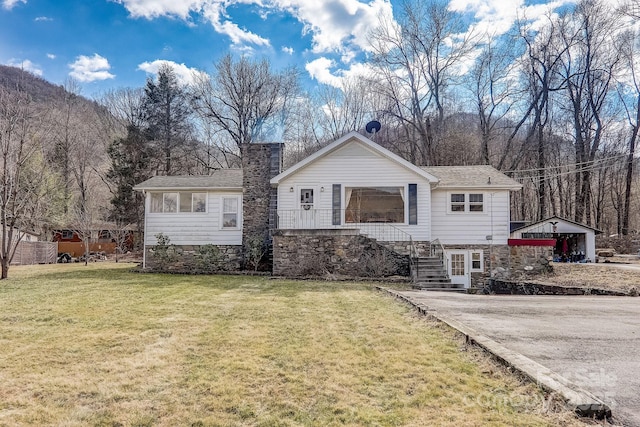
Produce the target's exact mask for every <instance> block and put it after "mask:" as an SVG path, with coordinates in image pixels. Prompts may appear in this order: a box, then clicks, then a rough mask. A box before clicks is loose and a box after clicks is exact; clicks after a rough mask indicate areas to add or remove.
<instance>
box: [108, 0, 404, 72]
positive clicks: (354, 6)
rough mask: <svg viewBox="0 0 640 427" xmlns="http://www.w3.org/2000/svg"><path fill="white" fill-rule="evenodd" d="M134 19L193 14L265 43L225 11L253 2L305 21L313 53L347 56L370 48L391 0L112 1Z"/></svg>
mask: <svg viewBox="0 0 640 427" xmlns="http://www.w3.org/2000/svg"><path fill="white" fill-rule="evenodd" d="M115 1H116V2H117V3H120V4H122V5H124V7H125V8H126V9H127V10H128V11H129V13H130V14H131V16H133V17H144V18H147V19H153V18H156V17H159V16H173V17H178V18H181V19H185V20H188V19H190V14H191V13H198V14H202V15H203V16H204V17H205V18H206V19H207V20H208V21H209V22H210V23H211V25H212V26H213V28H214V29H215V31H217V32H218V33H220V34H225V35H227V36H228V37H229V38H230V39H231V41H232V42H233V44H234V45H236V46H237V45H241V44H253V45H257V46H269V40H268V39H266V38H264V37H262V36H260V35H259V34H255V33H253V32H251V31H249V30H247V29H245V28H242V27H241V26H240V25H238V23H237V22H234V21H233V19H232V18H231V16H230V15H229V13H228V11H229V8H230V6H233V5H236V4H245V5H254V6H257V8H256V13H257V14H258V16H259V17H260V18H262V19H265V18H266V17H268V15H269V13H271V12H287V13H290V14H291V15H292V16H294V17H295V18H296V19H298V20H299V21H300V22H301V23H302V24H303V25H304V32H305V34H311V35H312V43H313V52H315V53H327V52H338V53H340V54H342V55H343V56H344V59H345V60H351V58H353V56H354V54H353V53H352V52H351V51H352V50H353V49H354V48H355V49H358V50H359V49H363V50H367V49H369V44H368V42H367V34H368V32H369V30H370V29H371V28H374V27H375V26H376V25H378V20H379V19H380V18H381V17H387V18H390V17H391V16H392V8H391V3H390V1H389V0H372V1H370V2H362V1H361V0H360V1H359V0H323V1H318V0H313V1H309V0H115Z"/></svg>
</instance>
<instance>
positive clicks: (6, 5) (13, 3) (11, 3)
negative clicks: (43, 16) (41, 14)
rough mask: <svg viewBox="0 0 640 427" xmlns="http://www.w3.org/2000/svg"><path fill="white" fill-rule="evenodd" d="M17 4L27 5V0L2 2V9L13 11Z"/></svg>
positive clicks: (5, 0)
mask: <svg viewBox="0 0 640 427" xmlns="http://www.w3.org/2000/svg"><path fill="white" fill-rule="evenodd" d="M18 3H24V4H27V0H2V7H3V8H5V9H7V10H11V9H13V8H14V7H15V6H16V5H17V4H18Z"/></svg>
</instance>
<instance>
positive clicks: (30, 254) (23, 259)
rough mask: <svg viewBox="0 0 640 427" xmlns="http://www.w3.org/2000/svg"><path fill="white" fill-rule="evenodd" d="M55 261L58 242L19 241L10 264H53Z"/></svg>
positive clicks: (56, 259)
mask: <svg viewBox="0 0 640 427" xmlns="http://www.w3.org/2000/svg"><path fill="white" fill-rule="evenodd" d="M57 261H58V242H20V243H18V248H17V249H16V254H15V255H14V257H13V260H12V261H11V264H13V265H30V264H55V263H56V262H57Z"/></svg>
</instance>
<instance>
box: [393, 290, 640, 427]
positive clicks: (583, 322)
mask: <svg viewBox="0 0 640 427" xmlns="http://www.w3.org/2000/svg"><path fill="white" fill-rule="evenodd" d="M401 294H403V295H404V296H406V297H408V298H410V299H411V300H412V301H414V302H417V303H420V304H424V305H426V306H427V307H429V309H430V310H435V311H436V312H437V313H442V314H445V315H446V316H448V317H449V318H452V319H455V320H457V321H458V322H461V323H463V324H465V325H468V326H470V327H472V328H474V329H475V330H476V331H478V332H479V333H481V334H484V335H486V336H487V337H489V338H491V339H493V340H494V341H497V342H498V343H500V344H502V345H503V346H504V347H506V348H508V349H510V350H512V351H516V352H518V353H520V354H523V355H524V356H526V357H528V358H530V359H532V360H534V361H536V362H538V363H540V364H541V365H543V366H545V367H547V368H549V369H551V370H553V371H555V372H556V373H558V374H560V375H562V376H564V377H565V378H566V379H568V380H570V381H571V382H572V383H574V384H576V385H577V386H579V387H581V388H583V389H585V390H587V391H589V392H591V393H592V394H594V395H595V396H596V397H598V398H600V399H601V400H602V401H604V402H605V403H606V404H607V405H609V407H610V408H611V409H612V411H613V415H614V418H615V419H616V421H618V422H620V423H622V424H623V425H625V426H634V427H636V426H637V427H640V298H633V297H604V296H516V295H513V296H510V295H505V296H503V295H493V296H486V295H468V294H458V293H446V292H428V291H407V292H401Z"/></svg>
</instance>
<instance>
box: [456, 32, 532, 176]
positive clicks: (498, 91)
mask: <svg viewBox="0 0 640 427" xmlns="http://www.w3.org/2000/svg"><path fill="white" fill-rule="evenodd" d="M511 40H512V39H510V38H507V39H504V38H503V39H500V38H497V39H496V38H489V40H488V41H487V42H486V44H485V46H484V47H483V49H482V52H481V53H480V55H479V56H478V58H477V59H476V62H475V65H474V67H473V68H472V69H471V71H470V77H471V79H470V80H469V83H468V84H469V85H470V91H471V93H472V95H473V97H474V98H475V102H476V105H477V111H478V121H479V130H480V135H481V150H480V152H481V154H480V157H481V158H480V161H481V162H482V163H484V164H487V165H488V164H491V157H490V149H489V147H490V143H491V141H492V140H493V139H494V138H495V136H496V135H495V134H496V128H497V126H498V124H499V123H500V122H501V120H502V119H503V118H504V117H505V116H506V115H507V114H508V113H509V112H510V110H511V106H512V105H513V104H512V100H513V98H514V97H515V95H517V93H518V92H519V90H518V88H516V87H514V86H515V85H514V84H513V83H512V79H511V76H510V75H511V73H512V70H513V68H514V64H515V61H514V58H513V54H512V52H513V50H514V49H513V47H514V46H513V43H511Z"/></svg>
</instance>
